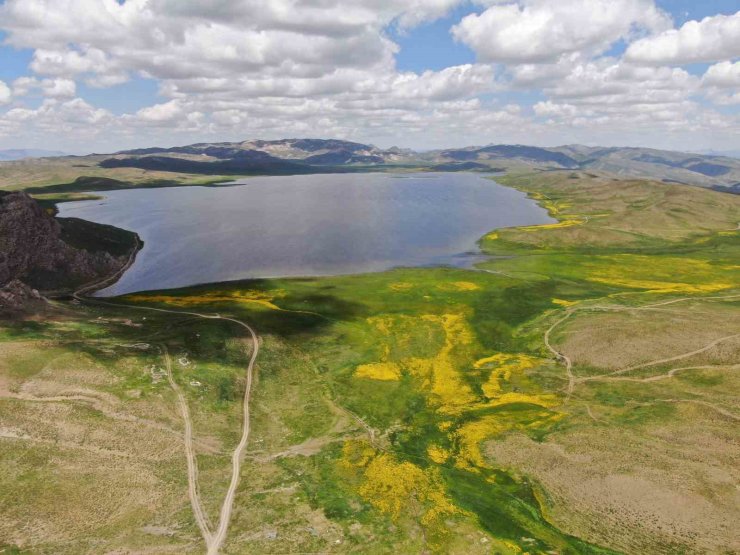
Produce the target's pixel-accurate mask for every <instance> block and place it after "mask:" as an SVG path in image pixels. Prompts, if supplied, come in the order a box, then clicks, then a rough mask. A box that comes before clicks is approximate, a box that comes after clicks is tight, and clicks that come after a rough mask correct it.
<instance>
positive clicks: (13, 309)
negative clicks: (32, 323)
mask: <svg viewBox="0 0 740 555" xmlns="http://www.w3.org/2000/svg"><path fill="white" fill-rule="evenodd" d="M45 306H46V299H45V298H44V297H43V296H42V295H41V293H39V292H38V291H37V290H36V289H33V288H31V287H29V286H28V285H26V284H25V283H23V282H22V281H19V280H17V279H14V280H13V281H11V282H10V283H8V284H7V285H5V286H4V287H0V315H2V314H16V313H20V312H29V311H33V312H38V311H40V310H43V309H44V308H45Z"/></svg>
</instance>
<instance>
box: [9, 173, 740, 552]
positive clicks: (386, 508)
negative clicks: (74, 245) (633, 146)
mask: <svg viewBox="0 0 740 555" xmlns="http://www.w3.org/2000/svg"><path fill="white" fill-rule="evenodd" d="M496 181H497V182H499V183H501V184H503V185H506V186H508V187H511V188H515V189H518V190H519V191H522V192H523V193H525V194H527V195H528V196H529V197H530V198H532V199H533V200H535V201H536V202H538V203H539V204H540V205H541V206H542V207H543V208H545V209H546V210H547V211H548V212H549V214H550V216H551V217H552V218H553V219H554V220H556V221H555V222H553V223H544V224H543V225H523V226H519V227H516V226H515V227H502V228H499V229H495V230H490V231H487V232H486V234H485V235H484V236H483V237H482V238H481V239H480V241H479V245H480V248H481V249H482V251H483V252H484V253H486V254H487V255H489V256H490V258H488V259H487V260H485V261H483V262H479V263H478V264H476V265H475V267H471V268H452V267H431V268H397V269H391V270H387V271H382V272H376V273H364V274H359V275H341V276H326V277H302V278H276V279H259V280H246V281H236V282H224V283H214V284H208V285H202V286H193V287H187V288H182V289H168V290H163V291H150V292H136V293H131V294H128V295H125V296H122V297H114V298H108V299H104V300H102V299H82V301H81V302H75V301H72V302H70V301H52V302H51V303H50V305H49V309H48V312H47V314H46V315H45V316H44V317H43V318H39V317H34V316H33V315H29V316H27V317H17V318H14V319H11V320H6V321H4V323H3V325H2V328H1V329H0V341H1V342H2V343H1V344H2V349H0V422H1V423H2V429H1V430H0V443H1V444H2V447H3V448H2V449H1V450H0V453H1V454H0V457H2V465H3V468H6V469H8V470H7V472H5V473H3V475H2V477H1V478H0V480H1V482H0V492H2V493H0V513H1V514H0V538H3V541H4V542H5V544H6V545H7V547H6V550H8V549H9V550H11V551H10V552H21V553H25V552H32V553H37V552H38V553H81V552H98V551H101V550H105V551H116V550H118V551H126V550H128V551H131V550H133V551H141V552H152V553H154V552H156V553H167V552H173V553H174V552H176V553H183V552H193V553H198V552H204V551H205V547H206V545H208V544H209V541H210V540H209V539H208V538H209V535H210V533H211V532H212V531H213V530H215V529H217V528H219V522H221V523H223V512H222V506H223V503H224V498H225V496H227V493H228V492H229V491H230V489H229V488H230V480H231V475H232V469H233V468H234V465H233V461H232V454H233V453H234V452H235V449H237V448H238V447H239V446H240V443H241V441H242V440H243V439H244V434H243V431H244V430H245V429H247V428H245V426H244V414H245V413H244V410H245V409H246V408H248V409H249V412H248V417H249V428H248V430H249V436H248V441H247V443H246V449H245V451H244V453H243V458H242V462H241V469H240V472H239V473H238V478H239V479H238V482H237V484H236V486H235V488H234V490H233V493H234V498H233V509H232V512H231V514H230V515H228V517H229V518H228V519H227V521H228V529H227V533H225V534H224V535H223V544H222V547H221V551H220V552H222V553H285V552H336V553H368V552H372V553H390V552H433V553H491V552H497V553H525V552H529V553H531V552H559V553H613V552H625V553H645V552H651V553H653V552H654V553H672V552H693V553H705V552H722V551H728V550H729V551H732V550H736V549H740V546H738V545H736V543H734V542H736V538H735V537H734V534H733V531H734V528H733V523H734V521H735V520H737V518H738V516H740V515H738V513H737V503H736V501H737V497H736V496H737V494H736V492H735V490H734V488H733V487H732V479H733V478H732V476H733V472H734V471H735V470H734V464H735V463H734V461H736V460H737V457H738V455H740V453H738V452H737V443H736V441H735V440H736V437H737V435H736V429H737V419H738V418H740V403H739V402H738V399H737V396H736V395H735V394H734V393H733V392H734V391H737V387H738V384H737V383H736V382H737V376H738V374H737V369H738V366H737V360H738V355H739V354H740V320H739V319H738V310H737V308H738V302H740V290H739V289H738V283H740V267H738V264H737V261H738V259H740V241H739V240H738V239H739V236H740V232H738V229H737V228H738V222H740V199H738V197H736V196H733V195H727V194H722V193H718V192H713V191H707V190H703V189H701V188H695V187H688V186H683V185H671V184H666V183H658V182H651V181H645V180H626V179H618V178H615V177H612V176H610V175H608V174H601V175H596V174H591V173H590V172H589V173H587V172H582V171H575V170H561V171H551V172H547V173H536V174H531V173H530V174H521V173H520V174H517V173H513V174H511V175H507V176H497V177H496ZM239 322H243V323H244V324H246V325H248V326H249V327H250V328H252V329H253V330H254V332H255V333H256V334H257V336H258V339H257V340H255V341H250V340H249V338H250V336H249V335H248V334H247V333H245V332H246V330H245V329H244V328H243V327H242V326H241V325H239V324H238V323H239ZM257 345H259V351H257ZM257 355H258V356H257ZM255 357H256V358H255ZM250 361H251V362H250ZM252 363H253V364H254V366H253V368H254V374H253V375H252V374H251V373H245V368H247V367H248V365H249V366H250V367H251V364H252ZM250 377H251V378H252V381H251V382H250ZM245 398H248V399H249V405H248V407H247V405H245V404H244V399H245ZM183 400H184V405H183ZM183 406H185V407H186V408H187V411H185V412H188V413H189V417H190V426H191V428H192V446H191V447H192V453H193V454H194V456H193V459H192V460H193V461H194V465H195V466H196V467H197V472H195V474H194V473H193V471H192V470H191V471H188V457H187V456H186V452H185V447H184V446H185V444H186V443H185V440H186V438H187V433H185V430H186V423H187V422H188V420H187V419H185V420H184V419H183V414H184V411H183V408H182V407H183ZM192 466H193V465H191V467H192ZM231 484H232V485H233V482H231ZM194 490H195V491H197V497H198V499H199V504H198V506H199V507H200V509H196V510H193V508H194V507H195V505H194V504H193V502H192V499H193V497H194V495H193V491H194ZM189 491H190V495H189V493H188V492H189ZM11 499H13V500H16V501H15V502H13V503H9V502H8V500H11ZM18 500H19V501H18ZM199 513H202V515H201V516H198V515H199ZM204 529H205V530H206V533H203V530H204ZM204 536H205V537H204ZM5 538H7V539H5ZM13 550H15V551H13Z"/></svg>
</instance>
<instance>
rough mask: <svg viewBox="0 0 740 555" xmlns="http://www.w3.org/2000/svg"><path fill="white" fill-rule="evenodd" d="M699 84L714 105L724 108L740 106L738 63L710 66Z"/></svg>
mask: <svg viewBox="0 0 740 555" xmlns="http://www.w3.org/2000/svg"><path fill="white" fill-rule="evenodd" d="M701 82H702V85H703V86H704V88H705V89H706V90H707V96H708V97H709V99H711V100H712V101H713V102H714V103H716V104H720V105H724V106H728V105H732V104H740V61H739V62H735V63H732V62H727V61H725V62H720V63H718V64H714V65H713V66H710V67H709V69H707V71H706V73H705V74H704V76H703V77H702V80H701Z"/></svg>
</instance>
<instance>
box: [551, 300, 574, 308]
mask: <svg viewBox="0 0 740 555" xmlns="http://www.w3.org/2000/svg"><path fill="white" fill-rule="evenodd" d="M552 304H556V305H560V306H573V305H574V304H578V301H566V300H565V299H553V300H552Z"/></svg>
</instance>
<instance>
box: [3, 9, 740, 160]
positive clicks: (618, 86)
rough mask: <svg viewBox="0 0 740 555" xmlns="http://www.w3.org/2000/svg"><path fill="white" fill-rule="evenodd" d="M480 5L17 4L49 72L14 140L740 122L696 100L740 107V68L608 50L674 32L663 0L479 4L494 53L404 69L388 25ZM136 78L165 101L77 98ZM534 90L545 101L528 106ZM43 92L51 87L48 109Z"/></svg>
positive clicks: (518, 137) (529, 130)
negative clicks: (668, 63) (692, 71)
mask: <svg viewBox="0 0 740 555" xmlns="http://www.w3.org/2000/svg"><path fill="white" fill-rule="evenodd" d="M465 3H466V2H465V0H372V1H370V0H270V1H269V2H267V1H265V0H228V1H227V0H220V1H217V2H202V1H197V0H127V1H126V2H123V3H121V2H119V1H118V0H5V2H4V3H2V0H0V29H2V30H3V32H4V33H5V35H6V41H7V42H8V43H9V44H10V45H11V46H16V47H22V48H29V49H32V50H33V57H32V61H31V63H30V67H29V70H30V71H32V72H34V75H35V77H26V78H21V79H18V80H16V81H15V82H13V84H12V89H13V91H12V95H11V92H10V91H4V90H3V84H1V83H0V103H3V102H4V103H5V104H7V105H8V107H4V108H3V109H0V137H2V136H5V137H7V138H6V139H5V140H6V141H7V142H10V141H17V140H20V139H19V137H21V138H23V137H28V138H24V139H23V141H24V142H27V143H35V144H46V143H44V141H50V140H53V139H54V138H56V139H55V140H57V141H59V140H65V141H66V140H69V141H74V142H75V143H80V142H83V141H88V144H90V145H92V146H90V148H91V149H94V150H96V151H102V150H105V149H106V148H107V147H106V145H111V146H112V149H114V150H115V149H119V148H121V147H123V146H141V145H143V144H152V143H155V144H156V143H160V144H173V143H183V144H184V143H188V142H196V141H201V140H239V139H244V138H247V137H263V138H279V137H285V136H336V137H340V138H349V139H353V140H359V141H366V142H377V143H378V144H381V145H390V144H394V143H395V144H400V145H402V146H417V147H436V146H450V145H454V144H470V143H476V144H481V143H489V142H525V143H533V142H542V141H549V142H553V141H555V142H559V141H561V140H564V139H563V137H562V134H563V133H567V134H568V138H567V140H568V141H575V140H578V138H579V137H581V138H583V139H588V140H589V141H590V142H593V141H598V140H599V139H598V137H605V138H609V139H610V140H616V139H615V137H621V138H622V140H621V142H623V143H624V142H631V141H630V140H629V139H624V137H643V136H645V137H647V136H650V137H655V138H656V140H661V141H662V140H664V139H665V137H666V136H667V132H675V136H676V137H679V136H680V137H692V138H686V139H685V140H686V141H687V142H692V141H693V137H694V135H693V134H692V133H689V134H686V133H687V131H688V130H691V131H696V130H697V129H708V128H709V127H710V126H712V125H715V124H716V122H718V121H722V122H723V123H722V126H723V129H726V130H732V129H733V127H732V126H733V125H734V126H735V128H734V129H736V128H737V121H736V119H737V118H733V117H730V116H727V115H726V114H723V116H724V119H723V118H722V117H720V116H719V115H718V114H717V113H716V112H713V111H712V110H711V109H706V103H704V105H700V104H699V103H698V102H696V97H698V96H699V95H705V97H706V98H708V99H710V100H711V101H712V102H715V103H717V104H730V103H732V102H734V100H733V94H735V93H734V90H735V89H736V88H737V87H736V86H735V85H734V84H733V83H734V81H733V79H734V78H735V77H734V75H735V72H736V69H735V68H734V66H731V67H725V66H724V65H722V64H717V66H716V68H715V69H711V70H710V71H708V72H707V74H706V75H705V76H704V78H703V79H699V78H697V77H693V76H691V75H689V74H688V73H687V72H685V71H683V70H681V69H676V68H671V67H663V66H662V65H660V64H656V65H645V64H642V63H633V62H626V61H625V60H623V59H622V60H620V59H619V58H611V57H605V56H604V52H606V51H607V50H608V49H609V48H610V47H611V46H612V45H613V44H614V43H615V42H617V41H620V40H624V41H626V42H627V43H629V42H630V41H634V40H637V39H639V38H640V37H642V36H644V35H646V34H647V35H650V34H653V35H656V36H662V35H660V33H661V32H662V31H664V30H665V29H667V28H669V27H670V26H671V24H670V21H669V18H668V16H667V15H666V14H665V13H663V12H662V11H660V10H659V9H658V8H656V6H655V4H654V0H477V2H474V3H476V4H478V5H480V6H483V7H482V8H480V9H479V11H481V12H482V13H480V15H471V16H468V17H466V18H464V19H463V20H462V21H461V22H460V23H459V25H457V26H456V27H455V30H454V35H455V37H456V38H457V39H458V40H460V41H462V42H464V43H466V44H468V45H469V46H471V47H472V48H473V49H474V50H475V51H476V52H477V54H478V57H479V60H480V61H479V62H478V63H474V64H465V65H459V66H454V67H447V68H444V69H441V70H438V71H420V72H411V71H400V70H399V69H398V68H397V66H396V60H395V57H396V54H397V53H398V50H399V45H398V44H396V43H394V42H393V40H391V37H392V36H393V35H394V33H393V32H389V29H391V30H392V31H396V30H399V31H400V32H401V33H408V32H409V31H410V30H411V28H412V27H414V26H415V25H418V24H420V23H424V22H428V21H431V20H434V19H435V18H438V17H441V16H443V15H444V14H446V13H448V12H449V11H450V10H451V9H452V8H454V7H455V6H458V5H463V4H465ZM467 5H469V6H472V3H470V2H468V3H467ZM472 9H473V8H472V7H471V10H472ZM638 44H639V41H638ZM722 60H732V57H725V58H722ZM727 63H731V62H727ZM502 64H506V65H502ZM136 77H145V78H149V79H152V80H154V81H155V82H156V83H157V85H158V86H159V95H160V96H159V98H158V99H157V100H156V101H152V102H156V103H154V104H153V105H151V106H147V107H145V108H142V109H140V110H138V111H132V113H130V114H124V115H114V114H112V113H110V112H108V111H106V110H101V109H99V108H97V107H95V106H92V105H90V104H89V103H87V102H85V101H84V100H81V99H78V98H72V97H73V96H74V95H75V94H76V86H75V83H80V82H82V83H86V84H87V85H89V86H93V87H102V88H105V87H112V86H114V85H120V84H122V83H126V81H127V80H129V79H132V78H136ZM722 83H730V84H729V85H726V86H725V85H722ZM124 87H125V86H124ZM124 87H122V88H121V89H119V90H117V91H115V92H111V95H119V94H125V90H126V89H125V88H124ZM733 87H735V89H733ZM5 88H6V89H7V86H5ZM522 89H529V90H532V91H535V92H537V93H539V94H540V96H541V98H538V100H539V102H536V103H533V102H529V103H528V104H527V105H521V106H520V105H519V104H517V103H515V102H511V100H512V99H514V100H516V99H517V96H516V95H517V93H518V92H519V91H520V90H522ZM502 91H503V92H505V93H506V96H505V97H497V96H496V93H500V92H502ZM26 95H30V97H34V98H35V97H38V96H41V95H43V96H44V99H43V101H42V104H41V106H38V107H36V105H35V103H34V102H35V101H37V100H34V101H30V100H27V99H25V98H24V97H25V96H26ZM11 96H12V98H11ZM735 96H737V95H735ZM112 98H116V97H115V96H112ZM497 98H502V99H503V98H505V99H506V100H501V101H499V100H497ZM11 99H12V103H10V100H11ZM506 102H509V104H505V105H502V104H504V103H506ZM29 106H33V108H29ZM3 110H6V111H5V113H3ZM21 122H23V123H21ZM90 122H93V123H90ZM717 125H719V124H717ZM727 133H730V131H727ZM60 137H61V138H64V139H59V138H60ZM47 146H54V145H51V144H48V145H47ZM56 147H58V148H61V149H65V150H74V148H70V147H69V146H68V145H66V144H57V145H56ZM56 147H55V148H56Z"/></svg>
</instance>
